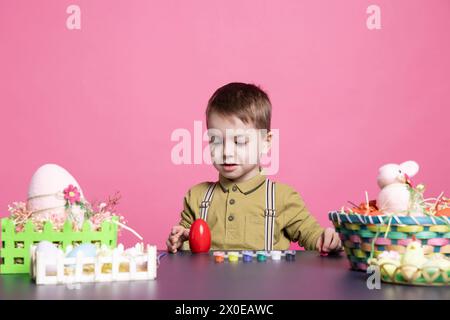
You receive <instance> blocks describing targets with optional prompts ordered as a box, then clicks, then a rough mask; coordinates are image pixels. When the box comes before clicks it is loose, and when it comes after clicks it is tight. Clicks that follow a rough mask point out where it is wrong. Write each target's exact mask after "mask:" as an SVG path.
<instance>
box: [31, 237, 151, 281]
mask: <svg viewBox="0 0 450 320" xmlns="http://www.w3.org/2000/svg"><path fill="white" fill-rule="evenodd" d="M135 249H136V250H139V251H138V252H139V254H137V255H124V254H123V252H124V250H123V245H122V244H119V245H118V247H117V248H115V249H113V251H112V255H111V256H97V257H83V255H82V254H78V255H77V257H75V258H67V257H66V254H67V252H69V251H70V250H71V248H70V247H67V249H66V253H64V251H63V250H62V249H59V250H58V254H57V256H56V261H55V257H54V256H49V255H48V254H47V253H46V252H39V251H36V246H32V247H31V249H30V250H31V276H32V278H33V279H34V280H35V281H36V284H73V283H86V282H111V281H132V280H153V279H156V270H157V250H156V246H151V245H147V246H146V250H145V251H144V250H143V245H142V244H140V243H138V244H137V245H136V246H135ZM105 264H106V265H108V264H109V265H111V270H110V272H108V273H106V272H102V267H103V266H104V265H105ZM121 264H125V265H127V266H128V270H127V271H123V270H122V271H121V270H120V269H119V267H120V265H121ZM92 265H93V266H94V272H91V273H86V272H83V269H84V268H85V267H86V266H92ZM68 268H71V270H73V272H72V273H71V274H65V272H64V271H65V270H68ZM48 269H50V270H51V269H53V271H56V273H55V272H47V271H48ZM55 269H56V270H55Z"/></svg>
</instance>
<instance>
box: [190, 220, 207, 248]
mask: <svg viewBox="0 0 450 320" xmlns="http://www.w3.org/2000/svg"><path fill="white" fill-rule="evenodd" d="M189 246H190V247H191V251H192V252H193V253H202V252H208V251H209V248H210V247H211V231H209V227H208V224H207V223H206V221H205V220H203V219H197V220H195V221H194V223H193V224H192V225H191V230H190V231H189Z"/></svg>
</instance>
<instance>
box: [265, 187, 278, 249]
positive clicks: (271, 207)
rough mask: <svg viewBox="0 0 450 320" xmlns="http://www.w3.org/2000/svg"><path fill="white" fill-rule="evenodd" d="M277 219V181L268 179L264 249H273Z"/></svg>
mask: <svg viewBox="0 0 450 320" xmlns="http://www.w3.org/2000/svg"><path fill="white" fill-rule="evenodd" d="M274 220H275V183H273V182H272V181H270V180H269V179H266V209H265V210H264V250H266V251H271V250H273V242H274V241H273V238H274Z"/></svg>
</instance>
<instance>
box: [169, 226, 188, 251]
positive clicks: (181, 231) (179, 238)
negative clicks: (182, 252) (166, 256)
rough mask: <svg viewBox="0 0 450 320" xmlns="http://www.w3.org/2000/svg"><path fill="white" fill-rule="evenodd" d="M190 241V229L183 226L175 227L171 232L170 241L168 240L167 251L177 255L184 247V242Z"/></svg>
mask: <svg viewBox="0 0 450 320" xmlns="http://www.w3.org/2000/svg"><path fill="white" fill-rule="evenodd" d="M188 239H189V229H186V228H185V227H183V226H174V227H172V231H171V232H170V235H169V239H167V241H166V244H167V251H169V252H171V253H176V252H177V250H178V249H179V248H180V247H181V246H182V245H183V242H185V241H186V240H188Z"/></svg>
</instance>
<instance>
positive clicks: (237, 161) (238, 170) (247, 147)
mask: <svg viewBox="0 0 450 320" xmlns="http://www.w3.org/2000/svg"><path fill="white" fill-rule="evenodd" d="M208 136H209V146H210V150H211V159H212V162H213V165H214V167H215V168H216V169H217V170H218V171H219V173H220V174H221V175H222V176H224V177H225V178H228V179H230V180H234V181H236V182H240V181H245V180H247V179H250V178H251V177H253V176H255V175H256V174H257V173H258V172H259V167H260V158H261V155H262V153H266V152H268V150H269V148H270V138H271V133H270V132H269V133H267V130H260V129H256V128H255V126H254V124H253V123H244V122H242V121H241V120H240V119H239V118H238V117H236V116H223V115H220V114H218V113H216V112H212V113H211V114H210V115H209V118H208Z"/></svg>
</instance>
